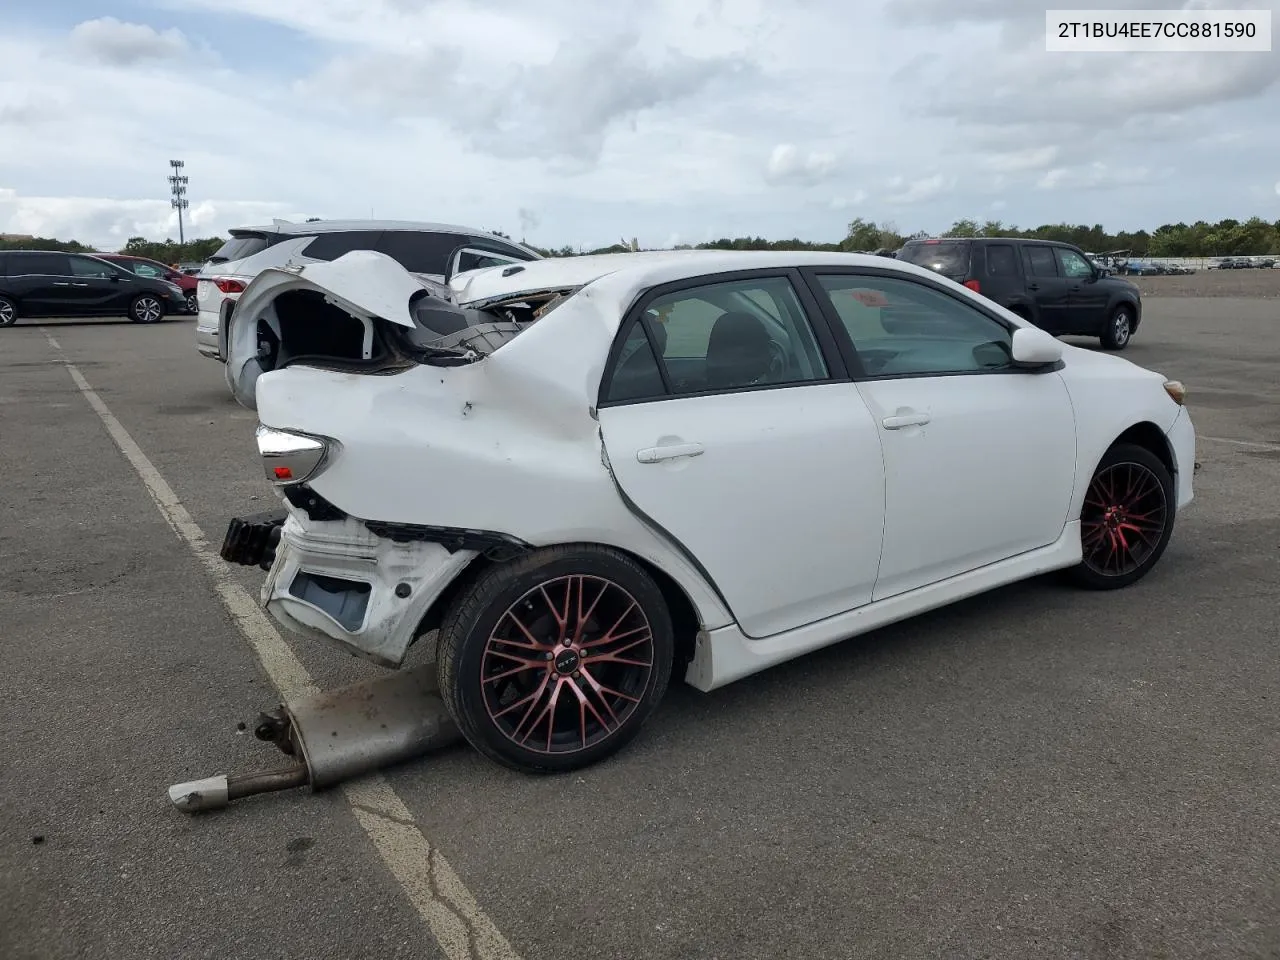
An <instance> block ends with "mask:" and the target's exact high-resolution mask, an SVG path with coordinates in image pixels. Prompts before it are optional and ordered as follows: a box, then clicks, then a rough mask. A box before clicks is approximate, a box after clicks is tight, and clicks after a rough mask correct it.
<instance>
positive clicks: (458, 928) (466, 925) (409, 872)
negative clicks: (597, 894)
mask: <svg viewBox="0 0 1280 960" xmlns="http://www.w3.org/2000/svg"><path fill="white" fill-rule="evenodd" d="M41 331H42V332H43V333H44V335H45V337H46V338H47V339H48V341H49V345H50V346H52V347H53V348H54V349H55V350H57V351H58V353H59V354H61V353H62V347H61V346H59V344H58V341H57V340H55V339H54V338H53V337H52V336H50V335H49V332H48V331H47V330H44V328H43V327H42V328H41ZM60 359H62V362H63V364H64V365H65V366H66V368H67V372H68V373H70V374H71V379H72V380H74V381H75V384H76V386H77V387H78V388H79V389H80V392H81V393H82V394H83V395H84V398H85V399H86V400H87V401H88V402H89V406H90V407H92V408H93V411H94V412H95V413H96V414H97V415H98V417H99V418H100V419H101V420H102V424H103V426H105V427H106V428H107V433H108V434H110V435H111V439H112V440H114V441H115V444H116V446H117V447H119V448H120V452H121V453H123V454H124V456H125V459H127V460H128V461H129V463H130V464H131V465H132V466H133V469H134V470H135V471H136V472H137V474H138V476H139V478H141V480H142V483H143V485H144V486H145V487H146V488H147V493H149V494H150V495H151V499H152V500H154V501H155V503H156V508H157V509H158V510H159V511H160V515H161V516H162V517H164V519H165V520H166V521H167V522H168V524H169V526H171V527H172V528H173V531H174V533H176V534H177V535H178V536H179V538H181V540H182V541H183V543H185V544H186V545H187V547H188V548H189V549H190V550H191V552H192V553H193V554H194V555H195V557H196V559H197V560H199V561H200V563H201V564H203V566H204V568H205V570H206V571H207V572H208V574H209V578H210V579H211V580H212V581H213V587H214V590H215V591H216V592H217V594H218V598H219V599H220V600H221V601H222V603H223V605H224V606H225V607H226V608H227V612H228V613H230V614H231V617H232V619H233V620H235V622H236V625H237V626H238V627H239V628H240V632H241V633H242V634H243V635H244V637H245V639H246V640H248V641H249V645H250V646H251V647H252V648H253V652H254V653H255V654H256V655H257V657H258V661H259V662H260V663H261V664H262V668H263V670H265V671H266V673H267V676H269V677H270V678H271V682H272V683H273V684H274V685H275V687H276V689H277V690H278V691H279V692H280V695H281V697H283V698H284V699H285V700H291V699H293V698H295V697H298V696H306V695H308V694H312V693H315V692H316V691H317V687H316V685H315V681H314V680H312V679H311V675H310V674H309V673H307V669H306V667H304V666H303V665H302V661H300V660H299V659H298V658H297V656H295V655H294V652H293V651H292V650H291V649H290V648H289V645H288V644H287V643H285V641H284V638H283V637H281V636H280V633H279V631H277V630H276V628H275V626H274V625H273V624H272V623H271V621H270V619H268V617H267V615H266V613H264V612H263V610H262V608H261V607H260V606H259V605H258V603H257V602H256V601H255V600H254V599H253V598H252V597H251V596H250V595H249V594H248V592H246V591H245V589H244V588H243V587H242V586H241V585H240V584H239V582H237V581H236V580H235V579H234V578H233V577H232V576H231V572H230V570H229V568H228V565H227V564H226V563H225V562H224V561H223V560H222V558H221V557H220V556H218V553H217V551H215V550H214V549H213V548H212V547H211V546H210V545H209V541H208V540H207V539H206V538H205V535H204V531H202V530H201V529H200V527H199V525H198V524H197V523H196V522H195V520H194V519H193V518H192V516H191V514H190V513H189V512H188V511H187V509H186V507H184V506H183V505H182V501H180V500H179V499H178V496H177V494H175V493H174V492H173V488H172V487H170V486H169V484H168V483H167V482H166V481H165V479H164V477H163V476H161V474H160V471H159V470H157V469H156V468H155V465H154V464H152V463H151V461H150V460H148V459H147V456H146V454H144V453H143V452H142V448H141V447H139V446H138V444H137V443H135V442H134V439H133V437H131V436H129V432H128V431H127V430H125V428H124V425H123V424H121V423H120V421H119V420H117V419H116V418H115V416H114V415H113V414H112V413H111V411H110V410H109V409H108V408H107V405H106V404H105V403H103V402H102V398H101V397H99V396H98V394H97V393H96V392H94V389H93V387H91V386H90V385H89V382H88V381H87V380H85V378H84V375H83V374H81V373H80V370H79V369H78V368H77V367H76V366H75V364H73V363H71V362H70V361H68V360H67V359H66V358H65V357H60ZM342 791H343V794H344V795H345V796H346V799H347V802H348V803H349V804H351V807H352V810H353V812H354V813H355V817H356V820H358V821H359V823H360V826H361V827H363V828H364V832H365V833H366V834H367V835H368V836H369V839H370V840H372V841H373V845H374V848H375V849H376V850H377V851H378V854H379V856H381V857H382V861H383V863H385V864H386V866H387V869H389V870H390V871H391V874H392V876H394V877H395V878H396V882H397V883H399V884H400V886H401V888H402V889H403V890H404V892H405V894H406V895H407V896H408V897H409V900H410V902H412V903H413V906H414V907H415V908H416V909H417V911H418V913H419V915H420V916H421V917H422V919H423V920H424V921H426V924H427V926H428V928H429V929H430V930H431V933H432V935H433V936H434V937H435V939H436V942H437V943H438V944H439V945H440V949H441V950H443V951H444V954H445V956H447V957H448V958H449V960H519V955H518V954H517V953H516V952H515V950H514V949H513V948H512V946H511V944H509V943H508V942H507V941H506V939H505V938H504V937H503V936H502V934H501V933H500V932H499V931H498V928H497V927H496V926H494V924H493V921H491V920H490V919H489V918H488V917H487V916H486V915H485V913H484V911H483V910H482V909H481V908H480V906H479V904H477V903H476V901H475V898H474V897H472V895H471V893H470V892H469V891H468V890H467V888H466V887H465V886H464V885H463V883H462V880H461V879H460V878H459V877H458V875H457V873H455V872H454V869H453V867H451V866H450V865H449V862H448V861H447V860H445V858H444V857H443V856H442V855H441V853H440V851H438V850H437V849H435V848H434V847H433V846H432V845H431V841H429V840H428V839H427V838H426V836H425V835H424V834H423V833H422V831H421V830H420V829H419V828H418V825H417V824H416V823H415V822H414V819H413V814H412V813H411V812H410V811H409V809H408V807H406V806H405V804H404V801H403V800H401V799H400V797H399V795H398V794H397V793H396V792H395V790H394V789H392V787H391V784H389V783H388V782H387V780H386V778H385V777H383V776H382V775H380V774H374V775H372V776H369V777H365V778H364V779H362V780H357V781H354V782H352V783H349V784H346V785H344V786H343V788H342Z"/></svg>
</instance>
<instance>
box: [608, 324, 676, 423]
mask: <svg viewBox="0 0 1280 960" xmlns="http://www.w3.org/2000/svg"><path fill="white" fill-rule="evenodd" d="M666 392H667V387H666V384H665V383H664V382H663V380H662V372H661V371H660V370H659V369H658V358H657V356H656V355H655V354H654V352H653V344H652V342H651V341H650V340H649V334H648V333H647V332H646V331H645V328H644V324H643V323H640V322H639V321H638V320H637V321H636V322H635V323H633V324H632V325H631V333H630V334H628V335H627V339H626V340H625V341H624V342H623V344H622V350H621V351H619V353H618V359H617V360H616V361H615V366H614V368H613V376H612V377H611V378H610V380H609V393H608V395H607V396H606V397H605V399H606V400H611V401H613V402H615V403H617V402H620V401H625V400H653V399H657V398H658V397H662V396H665V395H666Z"/></svg>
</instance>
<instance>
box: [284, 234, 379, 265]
mask: <svg viewBox="0 0 1280 960" xmlns="http://www.w3.org/2000/svg"><path fill="white" fill-rule="evenodd" d="M381 238H382V231H381V230H344V231H341V232H335V233H322V234H320V235H318V236H317V237H316V238H315V239H314V240H312V241H311V242H310V243H309V244H307V245H306V247H305V248H304V249H303V251H302V254H303V256H307V257H311V258H313V259H315V260H337V259H338V258H339V257H341V256H343V255H345V254H348V253H350V252H351V251H352V250H377V249H378V241H379V240H380V239H381Z"/></svg>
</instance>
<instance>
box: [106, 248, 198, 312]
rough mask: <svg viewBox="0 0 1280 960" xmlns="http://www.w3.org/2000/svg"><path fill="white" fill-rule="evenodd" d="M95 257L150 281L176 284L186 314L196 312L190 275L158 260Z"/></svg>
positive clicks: (128, 256)
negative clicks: (184, 305) (155, 280)
mask: <svg viewBox="0 0 1280 960" xmlns="http://www.w3.org/2000/svg"><path fill="white" fill-rule="evenodd" d="M96 256H97V257H98V258H99V259H100V260H106V261H107V262H108V263H114V264H118V265H119V266H122V267H124V268H125V269H126V270H129V271H131V272H133V273H136V274H137V275H138V276H140V277H151V278H152V279H159V280H168V281H169V282H170V283H176V284H177V285H178V286H179V287H181V288H182V293H183V295H184V296H185V297H186V299H187V310H186V312H187V313H190V314H194V313H196V312H197V309H198V307H197V304H196V286H197V282H196V278H195V277H193V276H191V275H190V274H186V273H183V272H182V271H181V270H175V269H174V268H173V267H169V266H166V265H165V264H163V263H161V262H160V261H159V260H151V259H149V258H147V257H135V256H133V255H132V254H128V253H99V254H96Z"/></svg>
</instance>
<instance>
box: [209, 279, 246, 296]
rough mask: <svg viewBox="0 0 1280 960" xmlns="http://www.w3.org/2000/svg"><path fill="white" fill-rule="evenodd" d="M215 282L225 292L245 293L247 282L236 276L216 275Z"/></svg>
mask: <svg viewBox="0 0 1280 960" xmlns="http://www.w3.org/2000/svg"><path fill="white" fill-rule="evenodd" d="M213 282H214V283H215V284H216V285H217V287H218V289H219V290H221V291H222V292H223V293H244V288H245V287H246V286H247V284H246V283H245V282H244V281H243V280H237V279H236V278H235V277H214V278H213Z"/></svg>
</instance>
